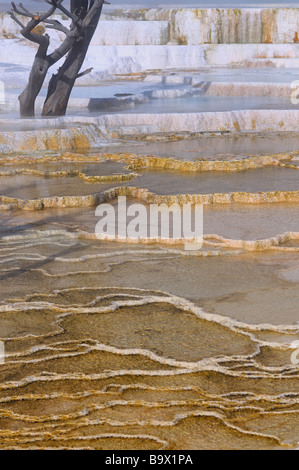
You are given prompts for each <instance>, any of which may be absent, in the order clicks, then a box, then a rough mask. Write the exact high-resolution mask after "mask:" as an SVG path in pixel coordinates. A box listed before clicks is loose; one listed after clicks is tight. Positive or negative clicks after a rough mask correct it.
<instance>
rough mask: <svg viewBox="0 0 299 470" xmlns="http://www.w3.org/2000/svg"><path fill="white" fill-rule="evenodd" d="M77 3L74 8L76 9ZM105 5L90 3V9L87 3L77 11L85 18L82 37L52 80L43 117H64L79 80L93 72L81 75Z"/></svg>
mask: <svg viewBox="0 0 299 470" xmlns="http://www.w3.org/2000/svg"><path fill="white" fill-rule="evenodd" d="M79 1H80V0H79ZM75 3H76V2H74V6H73V8H76V6H75ZM104 3H106V2H104V1H103V0H94V2H92V1H91V2H90V4H89V8H88V6H87V2H85V4H84V6H83V7H82V9H81V10H78V9H75V11H76V12H77V15H78V17H79V18H80V19H81V18H83V19H82V24H81V27H80V37H78V38H77V40H76V41H75V43H74V45H73V47H72V48H71V50H70V51H69V53H68V55H67V57H66V59H65V62H64V64H63V65H62V66H61V67H60V69H59V70H58V72H57V74H56V75H53V76H52V78H51V80H50V83H49V88H48V94H47V97H46V101H45V103H44V108H43V111H42V114H43V116H64V115H65V113H66V109H67V105H68V102H69V98H70V94H71V91H72V89H73V86H74V84H75V82H76V80H77V78H79V77H81V76H83V75H85V74H86V73H89V72H90V71H91V69H88V70H86V71H84V72H82V73H80V70H81V67H82V65H83V62H84V60H85V57H86V54H87V51H88V48H89V45H90V42H91V40H92V37H93V35H94V33H95V30H96V28H97V25H98V22H99V19H100V16H101V13H102V8H103V4H104ZM77 4H78V1H77Z"/></svg>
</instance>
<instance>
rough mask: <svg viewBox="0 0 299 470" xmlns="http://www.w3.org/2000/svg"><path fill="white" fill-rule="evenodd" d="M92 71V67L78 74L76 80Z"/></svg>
mask: <svg viewBox="0 0 299 470" xmlns="http://www.w3.org/2000/svg"><path fill="white" fill-rule="evenodd" d="M92 70H93V67H91V68H90V69H86V70H84V72H81V73H78V75H77V78H80V77H84V75H88V74H89V73H90V72H91V71H92Z"/></svg>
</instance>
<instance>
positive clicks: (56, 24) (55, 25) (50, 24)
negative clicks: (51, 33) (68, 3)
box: [43, 19, 70, 34]
mask: <svg viewBox="0 0 299 470" xmlns="http://www.w3.org/2000/svg"><path fill="white" fill-rule="evenodd" d="M43 22H44V23H45V24H46V28H49V29H56V30H57V31H62V32H63V33H65V34H69V32H70V30H69V29H68V28H67V27H66V26H63V24H61V23H60V21H58V20H48V19H47V20H44V21H43Z"/></svg>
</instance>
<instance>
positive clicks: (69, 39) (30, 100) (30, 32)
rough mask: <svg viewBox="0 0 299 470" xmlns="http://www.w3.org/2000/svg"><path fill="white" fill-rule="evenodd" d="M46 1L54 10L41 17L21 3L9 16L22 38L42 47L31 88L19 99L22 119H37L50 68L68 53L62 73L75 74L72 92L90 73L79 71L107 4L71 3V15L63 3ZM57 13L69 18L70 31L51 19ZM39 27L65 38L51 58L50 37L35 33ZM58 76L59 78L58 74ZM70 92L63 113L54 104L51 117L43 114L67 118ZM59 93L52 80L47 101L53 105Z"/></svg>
mask: <svg viewBox="0 0 299 470" xmlns="http://www.w3.org/2000/svg"><path fill="white" fill-rule="evenodd" d="M46 1H47V3H49V4H50V5H51V8H50V9H49V11H47V12H46V13H43V14H41V15H38V14H33V13H31V12H30V11H28V10H27V9H26V8H24V6H23V5H22V4H21V3H20V4H19V5H18V7H17V6H16V5H15V3H14V2H12V11H11V12H10V16H11V18H12V19H13V20H14V21H16V23H17V24H18V25H19V26H20V27H21V34H22V35H23V37H25V38H26V39H28V40H29V41H32V42H34V43H36V44H38V45H39V47H38V51H37V53H36V56H35V59H34V62H33V65H32V68H31V72H30V76H29V81H28V84H27V86H26V88H25V90H24V91H23V92H22V94H21V95H20V96H19V101H20V115H21V117H32V116H34V110H35V101H36V98H37V96H38V94H39V92H40V90H41V88H42V86H43V84H44V81H45V78H46V76H47V72H48V70H49V68H50V67H51V66H52V65H54V64H55V63H56V62H57V61H58V60H60V59H61V58H62V57H64V56H65V55H66V54H67V53H69V54H68V56H67V59H66V61H65V64H64V66H63V67H62V68H61V69H60V70H63V71H64V72H63V74H64V73H65V74H66V77H68V76H69V73H70V70H69V68H70V69H71V70H72V71H73V72H72V73H73V74H74V80H73V81H72V80H71V81H70V83H72V86H71V88H72V87H73V85H74V83H75V80H76V78H78V76H82V75H84V74H85V73H88V72H89V71H90V70H88V71H86V72H83V73H82V74H80V73H79V70H80V68H81V66H82V63H83V61H84V58H85V55H86V53H87V50H88V46H89V44H90V41H91V39H92V36H93V34H94V31H95V29H96V27H97V24H98V21H99V19H100V15H101V11H102V7H103V4H104V3H106V2H105V1H104V0H71V11H69V10H68V9H66V8H65V7H64V6H63V5H62V2H63V0H46ZM56 9H59V10H60V11H62V12H63V13H64V14H65V15H66V16H68V17H69V18H71V20H72V24H71V27H70V29H68V28H67V27H65V26H63V25H62V24H61V23H60V22H59V21H58V20H53V19H49V17H50V16H51V15H52V14H53V13H54V12H55V11H56ZM16 15H18V16H23V17H26V18H30V21H29V23H28V24H27V25H24V24H23V23H22V22H21V21H20V20H19V19H18V17H17V16H16ZM40 23H44V24H45V26H46V28H50V29H56V30H58V31H62V32H63V33H64V34H65V35H66V37H65V40H64V41H63V42H62V44H61V45H60V46H59V47H58V48H57V49H56V50H55V51H54V52H52V53H51V54H48V48H49V43H50V38H49V36H48V35H47V34H45V35H43V34H39V33H38V32H36V27H37V26H38V25H39V24H40ZM73 49H74V52H73ZM71 61H72V62H71ZM78 67H79V68H78ZM75 71H76V73H75ZM72 73H70V76H71V77H72ZM57 76H59V77H60V75H59V72H58V74H57ZM57 83H58V84H59V83H60V80H58V81H57ZM71 88H70V89H69V90H68V89H65V93H66V96H65V98H64V103H65V105H64V106H62V107H61V109H63V112H62V111H60V109H59V106H54V105H53V104H52V105H51V106H50V108H51V111H50V112H49V113H45V112H43V114H46V115H63V114H65V111H66V107H67V103H68V99H69V95H70V92H71ZM51 90H52V92H51ZM56 90H57V91H58V92H59V93H60V94H61V92H60V91H59V90H60V86H58V87H57V86H55V87H54V88H53V77H52V80H51V81H50V84H49V90H48V96H47V100H48V97H49V98H51V101H50V103H51V102H52V100H53V99H54V96H55V95H56ZM47 100H46V103H47ZM55 101H57V100H55V99H54V101H53V103H54V102H55ZM46 103H45V105H46ZM44 109H45V108H44Z"/></svg>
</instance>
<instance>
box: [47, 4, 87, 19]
mask: <svg viewBox="0 0 299 470" xmlns="http://www.w3.org/2000/svg"><path fill="white" fill-rule="evenodd" d="M46 3H48V4H49V5H52V6H53V7H54V8H58V9H59V10H60V11H62V13H64V14H65V15H66V16H68V17H69V18H70V19H71V20H72V21H73V23H74V24H76V25H77V23H78V17H77V16H76V15H74V14H73V13H71V12H70V11H69V10H68V9H67V8H65V7H64V6H63V5H61V3H62V2H61V1H57V0H46ZM79 24H80V22H79Z"/></svg>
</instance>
